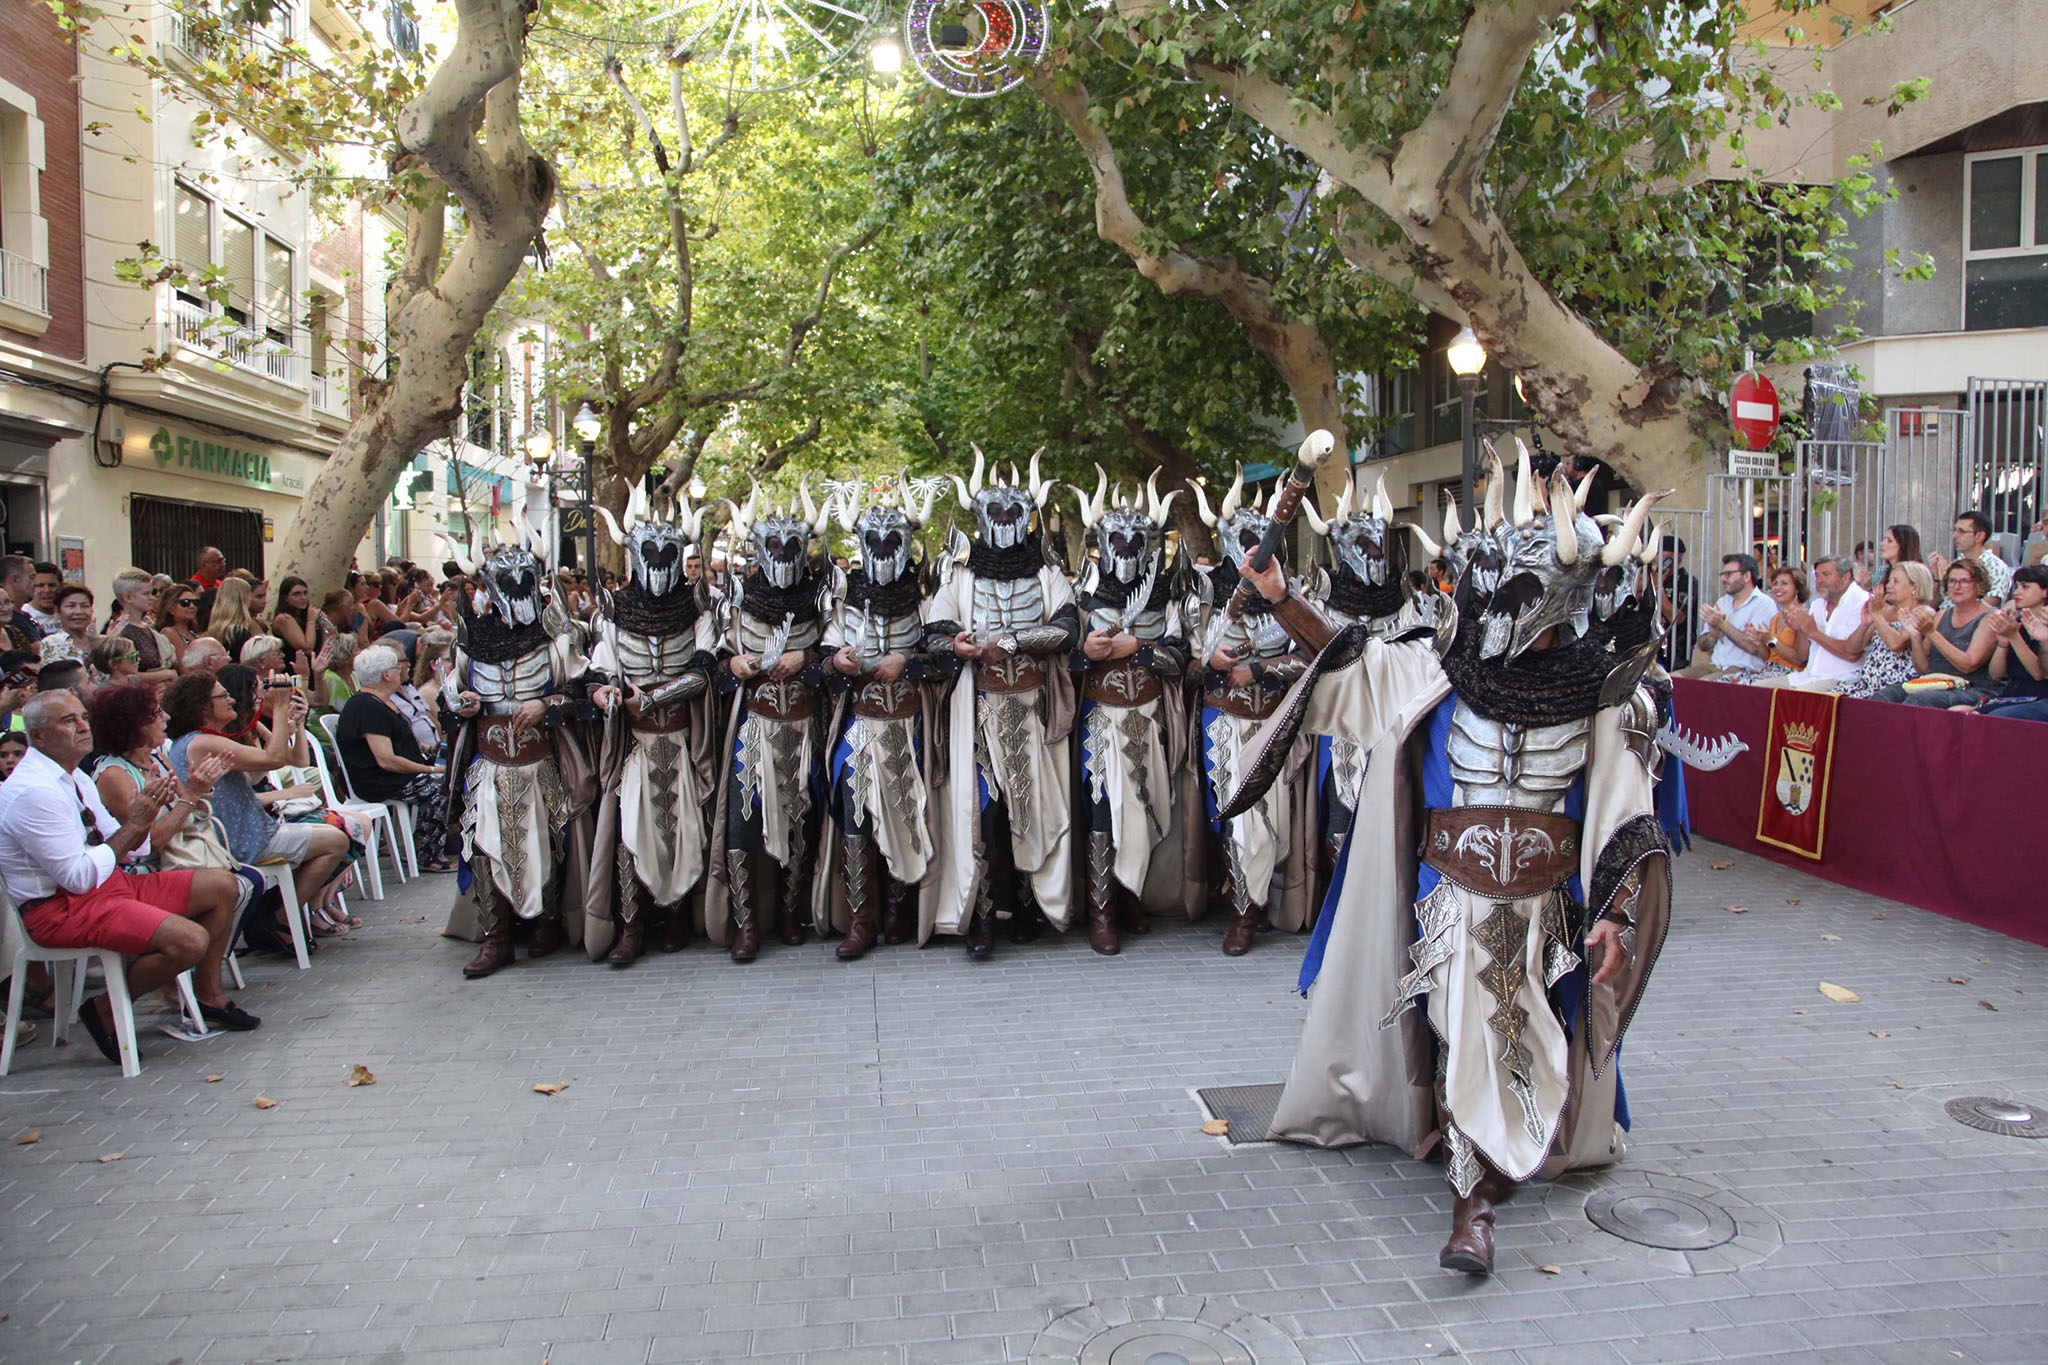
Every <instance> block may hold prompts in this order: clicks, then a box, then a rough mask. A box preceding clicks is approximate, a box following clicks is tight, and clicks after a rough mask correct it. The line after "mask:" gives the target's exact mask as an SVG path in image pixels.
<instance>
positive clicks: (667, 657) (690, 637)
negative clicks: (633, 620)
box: [613, 630, 697, 688]
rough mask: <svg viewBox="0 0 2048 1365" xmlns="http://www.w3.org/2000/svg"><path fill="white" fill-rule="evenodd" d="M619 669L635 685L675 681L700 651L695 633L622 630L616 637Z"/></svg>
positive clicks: (643, 685)
mask: <svg viewBox="0 0 2048 1365" xmlns="http://www.w3.org/2000/svg"><path fill="white" fill-rule="evenodd" d="M613 642H614V645H615V647H616V649H617V651H618V658H619V669H620V671H621V672H622V673H624V674H625V676H626V677H627V678H628V679H630V680H631V681H632V683H633V685H634V686H635V687H641V688H647V687H653V686H655V685H657V684H659V683H665V682H673V681H674V680H675V679H676V678H677V677H679V676H681V674H682V672H683V670H684V669H685V668H687V667H688V666H689V662H690V656H692V655H693V654H695V653H696V652H697V636H696V634H695V633H694V632H691V633H687V634H682V635H635V634H633V633H631V632H630V631H623V630H622V631H619V632H618V633H617V635H616V636H614V637H613Z"/></svg>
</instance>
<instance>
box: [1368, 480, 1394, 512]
mask: <svg viewBox="0 0 2048 1365" xmlns="http://www.w3.org/2000/svg"><path fill="white" fill-rule="evenodd" d="M1372 514H1373V515H1374V516H1376V517H1378V518H1379V519H1380V520H1381V521H1392V520H1393V519H1394V500H1393V499H1392V498H1390V497H1388V496H1387V471H1386V470H1384V469H1382V470H1381V471H1380V472H1379V474H1378V475H1377V476H1376V477H1375V478H1374V480H1373V485H1372Z"/></svg>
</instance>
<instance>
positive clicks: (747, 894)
mask: <svg viewBox="0 0 2048 1365" xmlns="http://www.w3.org/2000/svg"><path fill="white" fill-rule="evenodd" d="M725 868H726V885H727V887H728V888H729V894H730V899H731V905H732V941H731V942H730V943H729V944H728V945H727V946H728V947H729V948H730V949H731V952H732V960H733V961H734V962H752V961H753V960H754V959H755V958H756V957H758V956H759V955H760V952H761V924H760V920H759V918H758V911H757V909H756V907H755V904H754V900H755V897H754V866H753V859H751V858H749V857H748V856H747V855H746V854H745V853H742V852H741V851H740V850H739V849H736V848H729V849H727V850H726V851H725Z"/></svg>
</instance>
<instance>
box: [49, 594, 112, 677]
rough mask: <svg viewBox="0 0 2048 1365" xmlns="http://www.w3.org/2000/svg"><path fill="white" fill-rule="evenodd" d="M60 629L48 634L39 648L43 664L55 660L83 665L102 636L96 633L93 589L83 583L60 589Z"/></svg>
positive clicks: (58, 607) (58, 597)
mask: <svg viewBox="0 0 2048 1365" xmlns="http://www.w3.org/2000/svg"><path fill="white" fill-rule="evenodd" d="M56 600H57V628H56V629H55V630H53V631H52V632H50V633H49V634H47V635H45V636H44V637H43V639H42V642H41V644H39V645H38V646H37V648H38V649H40V650H41V651H42V655H43V662H45V663H49V662H50V661H52V660H55V659H76V660H78V661H79V662H80V663H83V662H85V660H86V659H87V658H88V657H89V656H90V655H91V654H92V647H93V643H94V642H95V641H96V640H98V639H99V638H100V637H99V636H98V635H95V634H94V633H93V629H92V618H93V598H92V589H91V588H88V587H86V586H85V584H83V583H66V584H65V585H64V586H63V587H61V588H59V589H57V593H56Z"/></svg>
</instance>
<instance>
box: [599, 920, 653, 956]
mask: <svg viewBox="0 0 2048 1365" xmlns="http://www.w3.org/2000/svg"><path fill="white" fill-rule="evenodd" d="M646 947H647V920H646V918H645V916H644V915H635V916H633V918H631V919H629V920H627V921H626V922H625V923H624V924H621V925H620V926H619V936H618V937H617V938H615V939H613V940H612V950H611V951H610V952H608V953H606V954H605V955H604V960H605V961H606V962H609V963H611V964H612V966H614V967H630V966H632V965H633V964H634V963H635V962H638V961H639V960H640V954H641V953H642V952H643V951H645V950H646Z"/></svg>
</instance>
